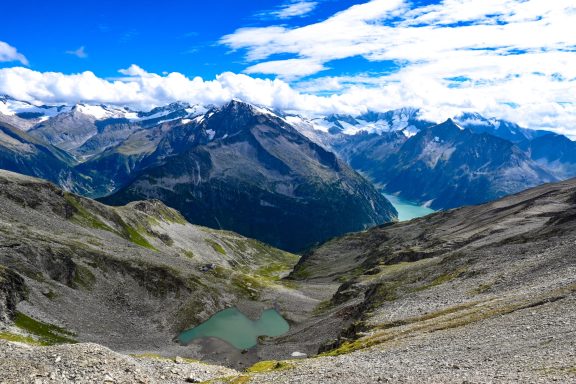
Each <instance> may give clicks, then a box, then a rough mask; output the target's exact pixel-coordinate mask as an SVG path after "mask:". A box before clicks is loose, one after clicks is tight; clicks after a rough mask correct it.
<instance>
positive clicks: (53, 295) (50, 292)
mask: <svg viewBox="0 0 576 384" xmlns="http://www.w3.org/2000/svg"><path fill="white" fill-rule="evenodd" d="M42 294H43V295H44V296H46V297H47V298H48V299H50V300H54V299H56V298H57V297H58V294H57V293H56V292H54V291H53V290H51V289H49V290H48V291H46V292H42Z"/></svg>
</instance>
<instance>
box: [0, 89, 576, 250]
mask: <svg viewBox="0 0 576 384" xmlns="http://www.w3.org/2000/svg"><path fill="white" fill-rule="evenodd" d="M0 130H1V131H0V134H1V135H2V136H0V167H1V168H4V169H8V170H12V171H15V172H20V173H24V174H28V175H32V176H38V177H43V178H46V179H48V180H50V181H53V182H54V183H56V184H58V185H60V186H62V187H63V188H65V189H66V190H69V191H73V192H77V193H80V194H82V195H85V196H88V197H94V198H100V199H102V201H104V202H107V203H111V204H126V203H128V202H130V201H133V200H140V199H146V198H154V199H159V200H161V201H163V202H165V203H166V204H168V205H169V206H171V207H173V208H176V209H178V210H179V211H181V212H182V213H183V215H184V216H185V217H186V218H187V219H188V220H189V221H191V222H192V223H196V224H200V225H206V226H209V227H212V228H222V229H230V230H234V231H237V232H239V233H241V234H243V235H246V236H250V237H254V238H257V239H259V240H262V241H265V242H268V243H270V244H272V245H275V246H278V247H281V248H283V249H287V250H291V251H301V250H304V249H306V248H308V247H310V246H312V245H314V244H316V243H318V242H322V241H325V240H327V239H329V238H331V237H333V236H337V235H341V234H343V233H346V232H350V231H356V230H361V229H364V228H368V227H370V226H374V225H378V224H382V223H385V222H389V221H392V220H395V218H396V211H395V210H394V208H393V207H392V206H391V205H390V203H389V202H388V201H387V200H386V199H385V198H384V197H383V196H382V195H381V194H380V193H379V192H378V190H380V191H383V192H386V193H388V194H395V195H398V196H400V197H403V198H405V199H407V200H410V201H413V202H415V203H419V204H423V205H424V204H425V205H427V206H429V207H431V208H434V209H448V208H454V207H459V206H462V205H468V204H479V203H483V202H486V201H490V200H493V199H496V198H499V197H502V196H505V195H508V194H511V193H515V192H518V191H521V190H524V189H526V188H529V187H532V186H535V185H539V184H542V183H545V182H551V181H557V180H561V179H565V178H568V177H571V176H574V175H576V158H575V157H574V155H573V154H574V153H575V152H574V149H575V148H576V143H574V142H573V141H571V140H570V139H568V138H567V137H565V136H562V135H558V134H555V133H552V132H549V131H545V130H532V129H526V128H522V127H520V126H518V125H517V124H514V123H511V122H508V121H504V120H498V119H492V118H485V117H483V116H481V115H479V114H473V113H463V114H461V115H459V116H455V117H454V118H453V119H449V120H447V121H445V122H442V123H440V124H437V123H436V122H431V121H427V120H425V119H422V118H420V111H419V110H418V109H415V108H403V109H399V110H393V111H388V112H382V113H381V112H367V113H364V114H362V115H359V116H352V115H328V116H317V117H306V116H300V115H296V114H292V113H287V112H282V111H274V110H270V109H268V108H264V107H259V106H256V105H251V104H248V103H244V102H242V101H239V100H233V101H231V102H229V103H227V104H225V105H223V106H198V105H189V104H187V103H183V102H180V103H172V104H169V105H166V106H163V107H158V108H154V109H152V110H150V111H145V112H142V111H135V110H132V109H130V108H128V107H117V106H107V105H91V104H88V103H83V104H77V105H73V106H64V105H62V106H36V105H33V104H30V103H27V102H25V101H18V100H15V99H13V98H11V97H8V96H4V97H2V98H0ZM340 159H342V160H340ZM351 168H352V169H354V170H355V171H357V172H359V173H360V174H361V175H362V176H360V175H359V174H358V173H356V172H354V171H353V170H352V169H351Z"/></svg>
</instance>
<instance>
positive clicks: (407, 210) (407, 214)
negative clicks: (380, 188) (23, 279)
mask: <svg viewBox="0 0 576 384" xmlns="http://www.w3.org/2000/svg"><path fill="white" fill-rule="evenodd" d="M383 195H384V197H386V198H387V199H388V200H390V202H391V203H392V205H393V206H394V208H396V210H397V211H398V220H399V221H406V220H411V219H414V218H416V217H422V216H426V215H429V214H431V213H434V212H436V211H435V210H433V209H431V208H428V207H425V206H423V205H418V204H416V203H413V202H410V201H407V200H404V199H403V198H401V197H398V196H394V195H388V194H386V193H383Z"/></svg>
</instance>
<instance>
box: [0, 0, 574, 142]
mask: <svg viewBox="0 0 576 384" xmlns="http://www.w3.org/2000/svg"><path fill="white" fill-rule="evenodd" d="M0 9H1V10H2V14H3V15H9V17H3V20H2V29H1V30H0V94H2V93H5V94H8V95H11V96H13V97H15V98H18V99H22V100H27V101H31V102H34V103H47V104H58V103H68V104H73V103H77V102H94V103H107V104H116V105H128V106H132V107H134V108H139V109H148V108H151V107H153V106H157V105H163V104H166V103H169V102H172V101H177V100H183V101H188V102H191V103H201V104H219V103H223V102H225V101H227V100H229V99H230V98H233V97H236V98H240V99H243V100H246V101H248V102H253V103H256V104H261V105H266V106H269V107H272V108H278V109H283V110H291V111H297V112H300V113H303V114H326V113H350V114H356V113H361V112H364V111H366V110H376V111H386V110H390V109H395V108H400V107H405V106H410V107H417V108H420V109H421V111H422V117H423V118H428V119H432V120H436V121H441V120H442V119H445V118H447V117H451V116H454V115H456V114H458V113H461V112H480V113H482V114H484V115H486V116H491V117H497V118H504V119H507V120H511V121H514V122H517V123H519V124H521V125H523V126H527V127H530V128H546V129H552V130H555V131H557V132H559V133H565V134H568V135H570V136H575V135H576V3H574V1H573V0H481V1H479V0H435V1H426V0H412V1H409V0H372V1H368V0H364V1H357V0H340V1H337V0H250V1H230V0H226V1H223V0H211V1H207V2H204V1H202V2H201V1H186V2H184V1H175V0H165V1H163V2H158V1H148V0H141V1H137V2H136V1H117V0H116V1H109V0H103V1H97V2H96V1H91V0H86V1H82V2H78V1H74V2H72V1H58V0H55V1H50V2H46V1H28V2H25V3H23V2H17V1H13V0H7V1H5V2H3V4H2V5H0Z"/></svg>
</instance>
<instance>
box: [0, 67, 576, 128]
mask: <svg viewBox="0 0 576 384" xmlns="http://www.w3.org/2000/svg"><path fill="white" fill-rule="evenodd" d="M119 72H120V74H121V75H122V76H121V77H118V78H115V79H103V78H100V77H98V76H96V75H95V74H94V73H92V72H89V71H87V72H82V73H78V74H63V73H58V72H38V71H34V70H31V69H28V68H24V67H13V68H3V69H0V94H1V93H6V94H9V95H11V96H13V97H15V98H17V99H21V100H27V101H31V102H34V103H46V104H60V103H66V104H74V103H78V102H91V103H105V104H115V105H128V106H131V107H133V108H137V109H149V108H152V107H155V106H159V105H164V104H168V103H170V102H173V101H178V100H182V101H187V102H190V103H192V104H205V105H206V104H216V105H219V104H222V103H225V102H227V101H229V100H230V99H232V98H239V99H242V100H245V101H247V102H251V103H255V104H259V105H265V106H268V107H271V108H276V109H280V110H288V111H294V112H297V113H302V114H306V115H310V114H312V115H320V114H329V113H349V114H359V113H363V112H366V111H368V110H374V111H386V110H389V109H393V108H400V107H404V106H413V107H418V108H420V109H421V110H422V113H423V116H424V117H426V118H429V119H431V120H434V121H442V120H444V119H446V118H448V117H452V116H454V115H456V114H458V113H461V112H464V111H475V112H480V113H482V114H484V115H486V116H494V117H498V118H504V119H507V120H510V121H514V122H517V123H519V124H521V125H523V126H526V127H530V128H548V129H552V130H555V131H556V132H559V133H563V134H567V135H569V136H572V137H576V129H575V127H576V102H575V101H576V94H574V92H575V91H574V90H576V80H574V79H572V80H571V81H569V82H565V81H556V82H555V83H554V84H551V80H550V79H549V78H548V77H547V76H546V75H543V74H533V75H530V76H529V77H523V78H519V77H511V78H509V79H507V80H506V82H503V83H502V82H500V83H486V84H475V83H474V82H473V81H472V80H467V81H464V82H463V84H460V85H459V86H458V87H451V86H450V84H451V80H443V79H440V80H438V79H436V78H434V77H430V76H427V75H422V76H420V75H418V74H416V75H406V76H405V74H404V73H400V74H397V75H395V76H396V77H371V76H369V75H359V76H348V77H325V78H319V79H316V80H314V81H311V82H309V83H308V84H304V83H303V84H302V85H303V87H304V88H306V89H298V88H295V87H293V86H291V85H290V84H289V83H287V82H285V81H283V80H280V79H274V80H272V79H258V78H253V77H251V76H248V75H245V74H235V73H231V72H226V73H222V74H220V75H218V76H216V78H215V79H213V80H204V79H202V78H200V77H195V78H189V77H186V76H184V75H183V74H181V73H178V72H173V73H169V74H166V75H159V74H155V73H150V72H147V71H146V70H144V69H142V68H140V67H139V66H137V65H132V66H130V67H129V68H127V69H122V70H120V71H119ZM400 79H402V81H400ZM327 88H330V89H331V90H332V91H333V92H331V93H330V94H326V95H323V96H321V95H319V94H318V91H317V90H318V89H327ZM510 89H514V90H515V92H513V93H510V92H509V90H510Z"/></svg>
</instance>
